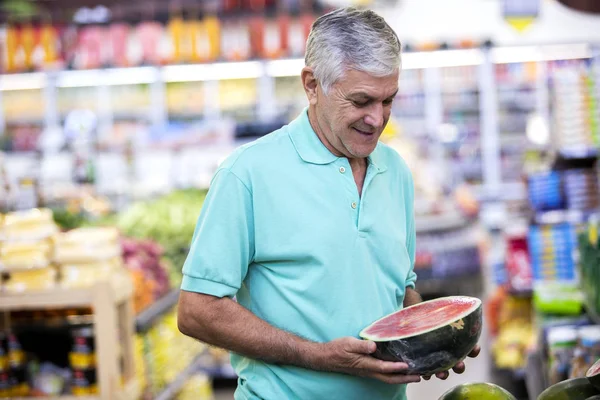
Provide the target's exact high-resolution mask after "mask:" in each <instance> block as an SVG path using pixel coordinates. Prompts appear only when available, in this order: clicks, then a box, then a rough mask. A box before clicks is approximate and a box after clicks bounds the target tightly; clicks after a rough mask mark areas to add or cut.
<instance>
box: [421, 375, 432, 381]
mask: <svg viewBox="0 0 600 400" xmlns="http://www.w3.org/2000/svg"><path fill="white" fill-rule="evenodd" d="M422 378H423V379H425V380H426V381H428V380H430V379H431V375H423V376H422Z"/></svg>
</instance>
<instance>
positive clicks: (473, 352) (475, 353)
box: [469, 345, 481, 358]
mask: <svg viewBox="0 0 600 400" xmlns="http://www.w3.org/2000/svg"><path fill="white" fill-rule="evenodd" d="M480 352H481V347H480V346H479V345H476V346H475V347H474V348H473V350H471V352H470V353H469V357H471V358H475V357H477V356H478V355H479V353H480Z"/></svg>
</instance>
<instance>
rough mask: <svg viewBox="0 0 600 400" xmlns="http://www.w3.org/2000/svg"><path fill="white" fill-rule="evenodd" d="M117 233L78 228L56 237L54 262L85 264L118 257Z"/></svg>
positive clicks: (111, 230) (109, 229) (106, 230)
mask: <svg viewBox="0 0 600 400" xmlns="http://www.w3.org/2000/svg"><path fill="white" fill-rule="evenodd" d="M118 239H119V233H118V231H117V230H116V229H114V228H79V229H74V230H72V231H69V232H66V233H62V234H60V235H57V237H56V241H55V249H54V261H55V262H57V263H59V264H86V263H94V262H99V261H107V260H110V259H113V258H117V257H120V255H121V252H122V251H121V245H120V243H119V240H118Z"/></svg>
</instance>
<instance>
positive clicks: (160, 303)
mask: <svg viewBox="0 0 600 400" xmlns="http://www.w3.org/2000/svg"><path fill="white" fill-rule="evenodd" d="M178 301H179V289H172V290H171V291H170V292H169V293H167V294H166V295H164V296H163V297H162V298H160V299H159V300H157V301H156V302H154V304H152V305H151V306H150V307H148V308H147V309H145V310H144V311H142V312H141V313H140V314H139V315H138V316H137V317H136V319H135V329H136V331H137V332H138V333H139V332H145V331H147V330H148V329H150V327H152V325H153V324H154V322H156V320H157V319H159V318H160V317H161V316H163V315H164V314H166V313H167V312H169V311H170V310H171V309H172V308H173V307H174V306H175V304H177V302H178Z"/></svg>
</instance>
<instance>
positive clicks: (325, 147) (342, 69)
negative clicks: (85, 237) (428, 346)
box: [179, 8, 464, 400]
mask: <svg viewBox="0 0 600 400" xmlns="http://www.w3.org/2000/svg"><path fill="white" fill-rule="evenodd" d="M400 49H401V46H400V42H399V40H398V38H397V36H396V34H395V33H394V31H393V30H392V29H391V28H390V27H389V26H388V25H387V24H386V23H385V21H384V20H383V19H382V18H381V17H380V16H378V15H377V14H375V13H374V12H372V11H361V10H356V9H353V8H346V9H340V10H337V11H334V12H332V13H330V14H327V15H324V16H322V17H321V18H319V19H318V20H317V21H316V22H315V23H314V25H313V27H312V31H311V33H310V36H309V39H308V43H307V50H306V67H305V68H304V69H303V70H302V75H301V78H302V83H303V86H304V90H305V91H306V95H307V97H308V102H309V105H308V108H307V109H305V110H304V111H303V112H302V113H301V114H300V115H299V116H298V117H297V118H296V119H295V120H294V121H292V122H291V123H290V124H289V125H287V126H285V127H283V128H281V129H280V130H278V131H275V132H273V133H271V134H269V135H267V136H265V137H263V138H261V139H259V140H257V141H255V142H253V143H250V144H248V145H246V146H243V147H241V148H240V149H239V150H237V151H236V152H235V153H234V154H233V155H231V156H230V157H229V158H228V159H227V160H226V161H225V162H223V163H222V165H221V166H220V167H219V169H218V171H217V172H216V174H215V176H214V178H213V181H212V184H211V187H210V190H209V193H208V196H207V198H206V201H205V204H204V207H203V209H202V213H201V215H200V218H199V220H198V224H197V227H196V232H195V234H194V238H193V240H192V245H191V249H190V252H189V255H188V258H187V261H186V263H185V265H184V267H183V273H184V277H183V282H182V285H181V289H182V291H181V296H180V302H179V328H180V330H181V332H183V333H184V334H186V335H189V336H192V337H194V338H197V339H199V340H201V341H203V342H206V343H210V344H212V345H216V346H219V347H222V348H225V349H228V350H229V351H231V353H232V357H231V362H232V365H233V366H234V368H235V370H236V372H237V374H238V376H239V381H238V388H237V391H236V394H235V398H236V399H238V400H241V399H265V400H284V399H301V400H318V399H344V400H348V399H357V400H358V399H360V400H366V399H404V398H405V389H406V387H405V384H407V383H410V382H419V381H420V379H421V377H419V376H410V375H406V374H403V373H402V372H403V371H405V370H406V368H407V365H406V364H404V363H395V362H385V361H381V360H378V359H376V358H374V357H373V356H372V353H373V352H374V351H375V343H373V342H371V341H365V340H360V339H358V337H357V335H358V333H359V332H360V331H361V329H363V328H364V327H365V326H366V325H368V324H370V323H371V322H373V321H374V320H376V319H378V318H380V317H382V316H384V315H386V314H388V313H391V312H393V311H395V310H397V309H398V308H400V307H402V306H408V305H411V304H414V303H417V302H419V301H421V298H420V296H419V294H418V293H417V292H416V291H415V290H414V284H415V280H416V275H415V273H414V272H413V265H414V257H415V226H414V217H413V182H412V177H411V174H410V171H409V169H408V168H407V166H406V164H405V163H404V162H403V160H402V159H401V158H400V156H399V155H398V154H397V153H396V152H395V151H394V150H392V149H390V148H389V147H387V146H385V145H384V144H382V143H379V142H378V139H379V136H380V135H381V132H382V131H383V129H384V127H385V125H386V123H387V122H388V119H389V116H390V110H391V106H392V101H393V100H394V96H395V95H396V93H397V91H398V75H399V69H400ZM233 296H237V301H238V302H235V301H234V300H232V297H233ZM463 369H464V364H463V363H460V364H459V365H458V366H456V367H455V371H457V372H461V371H462V370H463ZM447 376H448V373H447V372H444V373H441V374H438V377H440V378H442V379H445V378H446V377H447ZM427 378H428V377H427Z"/></svg>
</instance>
